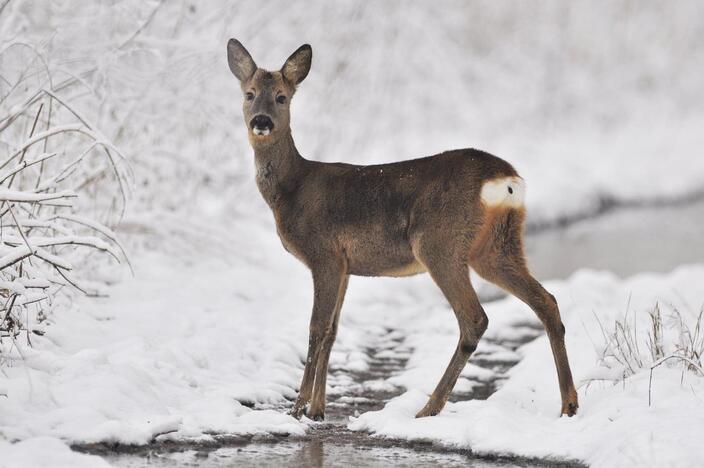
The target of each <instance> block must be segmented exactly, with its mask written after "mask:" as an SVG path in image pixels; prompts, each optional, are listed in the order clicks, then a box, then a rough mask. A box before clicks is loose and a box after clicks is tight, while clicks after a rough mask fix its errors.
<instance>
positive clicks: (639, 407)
mask: <svg viewBox="0 0 704 468" xmlns="http://www.w3.org/2000/svg"><path fill="white" fill-rule="evenodd" d="M244 242H245V243H247V242H256V243H258V244H260V245H263V246H265V247H266V246H273V245H274V244H275V243H276V242H277V240H276V238H275V237H274V233H273V232H272V233H270V234H268V235H265V234H262V236H261V237H259V238H257V239H256V240H253V239H250V240H247V241H244ZM267 257H268V260H264V261H263V262H262V263H261V264H260V265H259V266H254V265H252V264H249V263H243V264H241V265H239V266H234V267H233V266H228V265H227V264H225V263H213V262H209V263H206V262H203V263H198V262H194V263H190V264H184V263H182V262H180V261H176V260H170V259H169V258H168V257H167V256H165V255H164V254H163V253H159V252H153V253H150V254H146V253H145V254H143V255H141V256H140V257H139V259H138V261H137V262H136V264H135V269H136V275H137V278H139V279H138V280H137V279H131V280H130V279H127V280H125V281H123V282H121V283H120V284H118V285H116V286H114V287H112V288H111V291H110V298H108V299H85V298H84V299H81V300H80V301H79V303H78V304H77V306H76V307H74V308H70V309H68V310H64V311H63V312H61V313H60V314H59V315H57V316H55V317H53V318H52V320H51V324H50V325H48V326H46V327H45V330H46V333H45V335H44V336H33V337H32V342H33V346H32V347H28V346H25V345H23V344H22V343H20V342H18V343H17V348H15V349H14V350H13V351H12V353H11V354H10V355H6V356H5V359H6V360H5V366H4V372H5V374H6V377H5V379H4V389H3V390H4V393H6V395H7V396H6V397H1V398H0V432H1V433H2V434H3V436H4V437H5V438H6V439H7V440H10V441H28V440H33V439H35V438H38V437H49V438H52V440H56V439H60V440H61V441H63V443H69V444H70V443H89V442H101V441H104V442H121V443H127V444H145V443H149V442H150V441H152V440H154V439H155V438H157V439H165V438H169V439H199V438H206V439H207V438H208V437H211V435H210V434H214V433H218V434H235V435H236V434H239V435H256V434H295V435H301V434H304V432H305V431H306V429H307V427H308V426H307V425H308V424H310V422H309V421H306V420H304V421H303V422H299V421H297V420H295V419H293V418H291V417H289V416H288V415H286V414H284V412H283V411H281V410H272V409H251V408H249V407H248V406H251V405H252V404H257V405H258V407H261V408H266V407H267V406H271V405H280V404H281V403H282V402H283V401H284V399H285V398H287V399H289V400H290V399H292V398H294V397H295V389H296V387H297V385H298V383H299V379H300V377H301V375H302V367H303V366H302V361H303V357H304V355H305V350H306V349H305V348H306V343H307V339H306V338H307V321H308V311H309V309H310V306H311V297H310V296H311V291H310V289H311V281H310V278H309V274H308V272H307V271H306V270H305V269H304V267H302V266H301V265H299V264H298V263H297V262H296V261H295V260H293V259H287V257H286V256H285V253H283V252H281V253H279V252H278V251H272V252H271V253H269V254H267ZM274 264H276V266H274ZM703 279H704V266H689V267H681V268H679V269H677V270H676V271H674V272H672V273H670V274H667V275H659V274H640V275H637V276H635V277H633V278H630V279H626V280H621V279H619V278H617V277H616V276H614V275H613V274H610V273H607V272H597V271H588V270H585V271H580V272H578V273H576V274H574V275H573V276H572V277H570V278H569V279H568V280H565V281H554V282H550V283H547V287H548V289H549V290H551V292H553V293H554V294H555V295H556V297H557V298H558V301H559V303H560V305H561V309H562V314H563V319H564V322H565V325H566V327H567V337H566V340H567V346H568V352H569V355H570V359H571V363H572V367H573V372H574V375H575V381H576V382H577V384H578V385H579V386H580V388H579V394H580V405H581V406H580V412H579V415H578V416H577V417H575V418H572V419H567V418H559V417H558V413H559V404H560V401H559V392H558V388H557V382H556V377H555V371H554V364H553V361H552V356H551V355H550V351H549V346H548V344H547V341H546V339H545V337H544V336H541V337H539V338H538V339H536V340H535V341H534V342H531V343H529V344H528V345H526V346H523V347H521V348H519V349H518V351H517V352H514V351H511V350H510V349H507V348H505V347H504V345H502V344H500V343H501V342H500V341H498V340H503V339H509V340H521V339H525V338H530V337H533V336H535V335H536V333H537V332H536V328H535V327H536V325H537V320H536V319H535V318H534V316H533V314H532V313H531V312H530V311H529V309H528V308H527V307H526V306H524V305H523V304H521V303H519V302H518V301H517V300H515V299H512V298H507V299H503V300H500V301H494V302H490V303H486V304H485V309H486V311H487V314H488V315H489V318H490V324H489V328H488V330H487V332H486V334H485V339H483V340H482V341H481V342H480V345H479V347H478V349H477V351H476V353H477V356H478V357H481V358H482V359H484V358H485V357H488V358H489V359H495V360H501V359H502V358H503V359H507V360H511V359H513V358H515V356H516V353H518V354H519V355H521V356H522V357H523V360H522V361H521V362H520V363H519V364H518V365H517V366H516V367H514V368H513V369H512V370H510V371H509V372H508V375H494V373H493V371H490V370H486V369H483V368H480V367H478V366H476V365H473V364H472V363H471V362H470V364H468V366H467V367H466V369H465V370H464V371H463V373H462V376H461V378H460V381H459V382H458V385H457V388H456V389H455V391H456V392H460V393H461V392H466V391H469V390H471V388H472V387H473V386H475V385H477V383H478V382H482V381H487V380H491V379H494V378H499V379H500V380H499V381H500V382H501V383H500V385H501V388H500V389H499V390H498V392H496V393H495V394H494V395H492V396H491V397H490V398H489V400H487V401H460V402H457V403H448V405H447V407H446V408H445V410H444V411H443V412H442V413H441V414H440V415H439V416H436V417H434V418H426V419H419V420H416V419H415V418H414V417H413V416H414V415H415V412H417V410H418V409H419V408H420V407H422V405H423V404H424V403H425V400H426V398H427V395H428V394H429V392H430V391H432V388H433V387H434V385H435V384H436V383H437V380H438V379H439V377H440V375H441V373H442V371H443V370H444V368H445V366H446V364H447V362H448V360H449V357H450V354H451V353H452V350H453V349H454V346H455V343H456V339H457V330H456V322H455V319H454V316H453V314H452V312H451V311H450V309H449V307H448V306H447V305H446V303H445V300H444V298H443V297H442V295H441V294H440V293H439V291H437V288H436V287H435V285H434V284H433V283H432V281H430V279H429V278H428V277H427V275H421V276H418V277H412V278H406V279H363V278H356V277H355V278H353V279H352V281H351V286H350V291H349V293H348V298H347V301H346V304H345V308H344V310H343V315H342V320H341V326H340V333H339V337H338V342H337V343H336V345H335V348H334V351H333V353H332V356H331V368H344V369H347V368H348V367H349V368H352V369H359V370H364V369H365V367H366V361H367V359H368V356H367V355H366V353H364V352H361V351H360V350H362V349H365V348H374V349H379V350H380V351H379V354H380V355H382V356H383V355H388V356H390V357H394V356H395V357H408V362H407V365H406V367H405V368H404V369H403V370H401V371H400V372H399V373H397V374H396V375H394V376H392V377H391V378H390V379H388V380H386V381H384V380H376V381H375V380H372V381H368V382H365V383H364V388H367V389H369V390H382V391H385V390H393V389H394V388H395V387H402V388H405V389H407V391H406V392H405V393H404V394H403V395H402V396H400V397H398V398H396V399H393V400H392V401H390V402H389V403H388V404H387V405H386V407H385V408H384V409H383V410H381V411H379V412H368V413H365V414H362V415H361V416H360V417H359V418H356V419H352V421H351V422H350V428H352V429H354V430H364V431H369V432H371V433H372V434H373V436H378V437H397V438H408V439H422V440H431V441H433V442H435V443H438V444H443V445H450V446H459V447H466V448H471V449H472V450H473V451H475V452H480V453H496V454H513V455H522V456H536V457H548V458H556V459H576V460H581V461H585V462H587V463H590V464H597V465H599V466H608V465H612V466H627V465H634V466H635V465H638V464H639V463H642V462H644V461H647V460H652V459H655V458H653V457H657V459H658V460H659V461H661V462H662V463H663V464H665V465H667V464H679V463H685V462H691V461H693V460H695V459H696V457H700V456H702V455H704V454H703V453H702V449H701V447H700V444H699V437H698V435H699V432H698V431H697V430H696V428H697V427H702V426H701V424H703V423H704V404H702V401H701V397H700V395H702V394H703V393H702V392H704V381H703V379H702V378H701V377H696V376H694V375H693V374H692V373H689V372H687V373H685V374H684V380H683V383H682V384H681V383H680V379H681V377H682V373H681V371H680V370H679V369H678V368H674V367H671V366H667V365H663V366H660V367H658V368H656V369H655V370H654V372H653V382H652V392H651V397H652V405H651V406H650V407H649V406H648V385H649V374H648V372H647V371H646V370H643V371H642V372H640V373H638V374H636V375H634V376H632V377H629V378H627V379H626V380H625V382H622V381H621V379H620V378H619V377H618V375H617V376H616V381H615V382H604V381H591V382H590V383H589V384H588V385H587V384H586V383H585V381H584V379H587V378H589V379H593V378H594V377H595V376H597V377H603V376H604V375H607V374H608V373H609V372H610V371H608V369H606V368H604V367H603V366H602V365H600V364H599V363H598V361H599V358H600V354H599V353H600V351H601V345H602V341H603V340H602V338H601V332H600V329H599V328H598V323H597V321H596V318H595V314H596V316H598V317H599V320H601V322H602V323H613V321H614V320H615V319H617V318H619V317H622V315H623V314H624V312H625V310H626V304H628V301H629V297H630V306H629V307H630V311H631V314H634V313H635V314H634V315H635V316H636V317H640V318H642V320H641V319H639V320H641V321H640V322H639V329H640V328H642V329H643V330H646V329H647V326H644V325H643V324H644V323H646V322H643V320H645V318H647V317H646V316H647V314H646V311H647V310H650V309H652V307H653V305H654V304H655V301H659V303H660V304H663V307H664V306H665V305H671V306H673V307H677V309H678V310H679V311H680V312H681V313H682V314H683V315H684V316H685V317H687V319H688V320H690V319H691V318H692V317H693V316H694V315H695V314H696V313H697V312H698V310H699V307H701V305H702V303H704V297H703V296H702V294H701V291H699V290H696V288H691V287H690V285H692V284H697V283H700V282H701V281H702V280H703ZM389 330H392V331H391V332H389ZM507 330H512V331H511V332H510V333H507ZM399 339H402V342H401V344H398V342H397V341H395V340H399ZM394 343H395V344H394ZM643 348H644V349H645V347H643ZM611 374H613V372H611ZM353 385H358V384H355V383H354V382H352V381H349V380H345V379H344V378H341V377H338V378H335V377H334V375H333V376H331V378H330V379H329V387H330V391H329V392H328V393H329V394H330V395H335V394H337V395H346V394H348V393H349V389H350V388H352V386H353ZM245 405H247V406H245ZM21 443H25V442H21ZM13 447H18V445H17V444H15V445H13ZM20 448H21V446H19V448H17V449H16V451H17V453H20V452H21V450H20ZM54 448H55V449H57V450H58V448H56V447H54ZM52 450H53V449H52ZM18 456H20V455H18Z"/></svg>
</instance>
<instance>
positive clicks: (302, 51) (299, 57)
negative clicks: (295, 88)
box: [281, 44, 313, 85]
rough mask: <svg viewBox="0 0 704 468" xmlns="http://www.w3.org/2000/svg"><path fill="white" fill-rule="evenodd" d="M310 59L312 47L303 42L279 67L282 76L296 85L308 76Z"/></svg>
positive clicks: (311, 57)
mask: <svg viewBox="0 0 704 468" xmlns="http://www.w3.org/2000/svg"><path fill="white" fill-rule="evenodd" d="M312 60H313V49H311V47H310V46H309V45H308V44H303V45H302V46H301V47H299V48H298V49H297V50H296V51H295V52H294V53H292V54H291V56H290V57H289V58H288V59H286V63H284V66H283V67H281V73H282V74H283V75H284V78H286V79H287V80H288V81H290V82H291V83H293V84H294V85H297V84H298V83H300V82H301V81H303V80H304V79H305V77H306V76H308V72H309V71H310V64H311V61H312Z"/></svg>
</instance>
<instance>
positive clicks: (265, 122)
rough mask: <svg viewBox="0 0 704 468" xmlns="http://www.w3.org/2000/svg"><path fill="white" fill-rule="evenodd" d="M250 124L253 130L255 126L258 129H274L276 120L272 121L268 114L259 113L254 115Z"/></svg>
mask: <svg viewBox="0 0 704 468" xmlns="http://www.w3.org/2000/svg"><path fill="white" fill-rule="evenodd" d="M249 126H250V127H251V128H252V130H254V129H255V128H256V129H258V130H273V129H274V122H272V121H271V118H270V117H269V116H268V115H263V114H259V115H255V116H254V118H253V119H252V121H251V122H249Z"/></svg>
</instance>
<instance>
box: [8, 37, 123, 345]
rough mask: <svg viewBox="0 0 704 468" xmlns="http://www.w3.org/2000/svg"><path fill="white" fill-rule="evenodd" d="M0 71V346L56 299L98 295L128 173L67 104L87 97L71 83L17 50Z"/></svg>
mask: <svg viewBox="0 0 704 468" xmlns="http://www.w3.org/2000/svg"><path fill="white" fill-rule="evenodd" d="M0 70H1V73H0V337H7V336H10V337H12V338H15V337H17V336H18V335H19V334H20V333H22V331H25V332H27V334H28V335H27V336H28V339H29V333H30V331H34V332H35V333H39V334H41V333H42V331H41V330H40V329H37V328H36V327H35V325H36V322H40V321H42V320H43V319H44V318H45V317H46V316H47V314H48V312H50V311H51V308H52V305H53V304H54V300H55V299H56V297H57V294H58V293H59V292H60V291H76V290H77V291H80V292H82V293H84V294H88V295H99V294H101V293H102V289H103V286H104V284H105V282H106V281H109V280H110V278H109V277H107V276H106V273H105V271H106V270H105V268H99V267H100V266H101V265H102V264H103V263H104V262H105V258H111V259H112V261H116V262H118V263H119V262H122V261H126V256H125V253H124V251H123V250H122V248H121V247H120V244H119V242H118V240H117V238H116V236H115V234H114V233H113V231H112V230H111V228H110V227H109V226H111V225H113V224H114V223H115V222H117V221H118V220H119V219H120V217H121V216H122V214H123V213H124V210H125V206H126V202H127V197H128V193H129V180H130V175H129V165H128V163H127V160H126V158H125V156H124V155H123V154H122V153H121V152H120V151H119V150H118V149H117V148H116V147H115V146H114V145H113V144H112V143H111V142H110V141H109V140H108V139H107V138H105V137H104V136H103V135H102V134H101V133H100V131H99V130H98V129H97V127H96V126H95V125H94V124H93V123H92V122H90V121H89V120H88V119H87V118H86V117H84V116H83V115H82V114H81V113H80V112H79V111H78V110H77V109H75V108H74V107H73V106H72V104H71V99H70V97H67V96H66V93H65V91H66V90H68V89H71V90H72V91H73V92H75V88H79V89H83V92H86V91H87V92H90V88H89V87H88V86H87V84H86V83H84V82H82V80H81V79H80V77H77V76H72V75H71V74H69V73H66V72H63V71H62V70H56V69H54V68H52V67H51V66H50V64H49V62H48V60H47V57H46V56H45V55H44V54H43V52H42V51H41V50H39V49H37V48H35V47H34V46H33V45H30V44H27V43H23V42H19V41H14V42H10V43H7V44H3V45H2V46H0ZM95 254H100V255H95Z"/></svg>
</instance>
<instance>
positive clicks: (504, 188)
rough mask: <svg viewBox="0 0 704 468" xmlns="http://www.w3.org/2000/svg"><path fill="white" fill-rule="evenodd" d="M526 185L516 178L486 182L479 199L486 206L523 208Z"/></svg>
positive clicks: (502, 178) (503, 178)
mask: <svg viewBox="0 0 704 468" xmlns="http://www.w3.org/2000/svg"><path fill="white" fill-rule="evenodd" d="M525 193H526V183H525V182H524V180H523V179H521V178H520V177H518V176H513V177H501V178H499V179H492V180H487V181H486V182H484V185H482V191H481V195H480V197H481V199H482V202H484V204H485V205H487V206H505V207H509V208H520V207H522V206H523V203H524V198H525Z"/></svg>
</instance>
